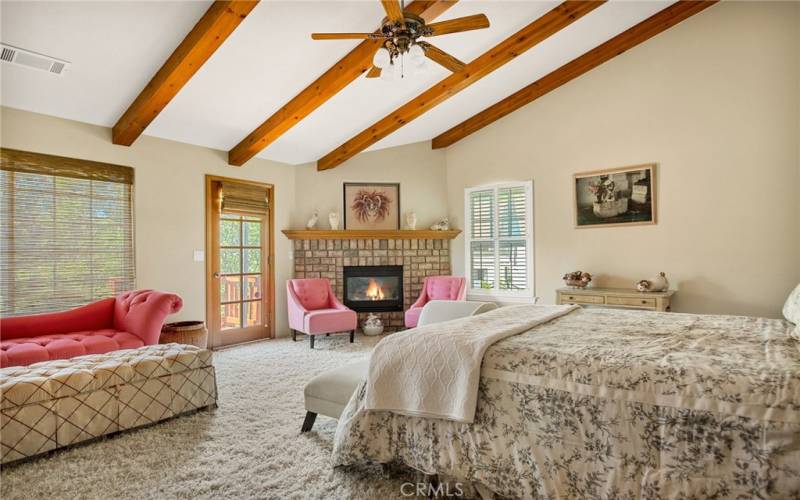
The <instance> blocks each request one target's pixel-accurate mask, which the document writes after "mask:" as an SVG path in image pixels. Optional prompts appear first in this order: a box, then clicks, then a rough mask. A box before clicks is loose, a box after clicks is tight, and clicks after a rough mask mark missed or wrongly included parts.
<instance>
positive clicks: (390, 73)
mask: <svg viewBox="0 0 800 500" xmlns="http://www.w3.org/2000/svg"><path fill="white" fill-rule="evenodd" d="M381 80H383V81H384V82H393V81H394V80H395V65H394V64H389V65H387V66H386V67H385V68H382V69H381Z"/></svg>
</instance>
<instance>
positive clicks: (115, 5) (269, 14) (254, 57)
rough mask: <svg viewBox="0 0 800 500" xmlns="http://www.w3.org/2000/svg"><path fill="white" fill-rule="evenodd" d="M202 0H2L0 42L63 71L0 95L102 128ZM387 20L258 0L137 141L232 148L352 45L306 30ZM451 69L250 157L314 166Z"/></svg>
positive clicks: (601, 36) (449, 106)
mask: <svg viewBox="0 0 800 500" xmlns="http://www.w3.org/2000/svg"><path fill="white" fill-rule="evenodd" d="M557 3H558V2H540V1H535V2H534V1H486V0H461V1H460V2H458V4H456V5H455V6H454V7H452V8H451V9H450V10H448V11H447V12H446V13H445V14H443V15H442V16H441V17H440V18H439V20H444V19H450V18H454V17H460V16H465V15H470V14H476V13H480V12H483V13H485V14H486V15H487V16H488V18H489V20H490V22H491V27H490V28H489V29H486V30H481V31H473V32H468V33H460V34H453V35H446V36H441V37H437V38H436V39H435V40H432V41H433V42H434V43H435V44H436V45H438V46H439V47H440V48H442V49H444V50H446V51H448V52H450V53H451V54H453V55H454V56H456V57H458V58H459V59H461V60H462V61H464V62H469V61H471V60H472V59H474V58H475V57H477V56H479V55H480V54H482V53H483V52H484V51H486V50H487V49H489V48H491V47H492V46H493V45H495V44H497V43H498V42H500V41H502V40H503V39H505V38H506V37H508V36H509V35H511V34H513V33H514V32H516V31H517V30H519V29H520V28H522V27H523V26H525V25H526V24H528V23H530V22H531V21H533V20H534V19H536V18H537V17H539V16H541V15H542V14H544V13H545V12H547V11H548V10H549V9H551V8H553V7H554V6H555V5H557ZM670 3H672V2H669V1H666V2H664V1H662V2H655V1H644V2H632V1H624V2H623V1H619V2H609V3H608V4H606V5H604V6H602V7H600V8H598V9H595V10H594V11H593V12H591V13H589V14H588V15H586V16H584V17H583V18H581V19H579V20H578V21H576V22H575V23H573V24H572V25H570V26H569V27H567V28H566V29H564V30H562V31H561V32H559V33H557V34H556V35H554V36H553V37H551V38H549V39H547V40H546V41H545V42H543V43H541V44H540V45H538V46H536V47H534V48H533V49H531V50H529V51H528V52H526V53H524V54H523V55H521V56H520V57H518V58H516V59H515V60H513V61H511V62H510V63H508V64H507V65H505V66H503V67H502V68H500V69H499V70H497V71H495V72H494V73H492V74H490V75H489V76H487V77H486V78H484V79H483V80H481V81H480V82H478V83H476V84H475V85H472V86H471V87H468V88H467V89H466V90H464V91H462V92H461V93H459V94H457V95H456V96H455V97H453V98H451V99H449V100H448V101H446V102H444V103H443V104H440V105H439V106H438V107H436V108H434V109H433V110H432V111H430V112H428V113H426V114H424V115H423V116H421V117H420V118H418V119H416V120H415V121H413V122H411V123H410V124H408V125H406V126H405V127H403V128H401V129H400V130H398V131H397V132H395V133H394V134H392V135H390V136H389V137H387V138H385V139H383V140H382V141H380V142H379V143H377V144H375V145H374V146H373V147H372V148H371V149H381V148H386V147H391V146H397V145H402V144H409V143H412V142H418V141H423V140H428V139H431V138H433V137H434V136H436V135H438V134H439V133H441V132H444V131H445V130H447V129H449V128H450V127H452V126H453V125H456V124H457V123H459V122H461V121H463V120H464V119H466V118H468V117H470V116H472V115H473V114H475V113H477V112H478V111H481V110H482V109H484V108H486V107H487V106H489V105H491V104H493V103H495V102H497V101H499V100H501V99H502V98H504V97H506V96H507V95H509V94H511V93H512V92H514V91H516V90H518V89H520V88H521V87H523V86H525V85H527V84H529V83H531V82H533V81H534V80H536V79H538V78H540V77H541V76H544V75H545V74H547V73H549V72H550V71H552V70H554V69H556V68H557V67H559V66H561V65H562V64H564V63H566V62H568V61H570V60H571V59H573V58H575V57H577V56H579V55H581V54H582V53H584V52H586V51H587V50H589V49H591V48H593V47H595V46H597V45H599V44H600V43H602V42H604V41H606V40H608V39H609V38H611V37H613V36H615V35H616V34H618V33H620V32H622V31H624V30H626V29H627V28H629V27H631V26H633V25H634V24H636V23H638V22H639V21H642V20H643V19H645V18H647V17H649V16H651V15H652V14H654V13H656V12H658V11H659V10H661V9H663V8H664V7H666V6H667V5H669V4H670ZM209 4H210V2H207V1H198V2H160V1H140V2H61V1H53V2H46V1H45V2H27V1H26V2H14V1H3V2H2V3H0V18H2V19H1V20H0V36H1V37H2V41H3V42H4V43H7V44H10V45H14V46H17V47H21V48H24V49H28V50H32V51H35V52H39V53H43V54H47V55H50V56H53V57H57V58H60V59H65V60H67V61H70V62H71V63H72V67H71V69H70V71H69V72H68V73H66V74H65V75H63V76H61V77H58V76H54V75H51V74H48V73H45V72H40V71H35V70H31V69H28V68H24V67H18V66H13V65H9V64H5V63H3V64H2V65H0V72H2V80H1V82H2V87H0V103H2V105H4V106H9V107H13V108H20V109H25V110H30V111H35V112H38V113H44V114H48V115H53V116H59V117H63V118H68V119H72V120H78V121H83V122H88V123H93V124H97V125H103V126H108V127H110V126H112V125H113V124H114V123H115V122H116V121H117V119H118V118H119V117H120V116H121V114H122V113H123V112H124V111H125V109H126V108H127V107H128V106H129V105H130V104H131V102H132V101H133V99H134V98H135V97H136V95H137V94H138V93H139V92H140V91H141V89H142V88H143V87H144V85H145V84H146V83H147V82H148V81H149V80H150V78H151V77H152V75H153V74H154V73H155V72H156V70H158V68H159V67H160V66H161V64H162V63H163V62H164V61H165V60H166V58H167V57H168V56H169V54H170V53H171V52H172V51H173V50H174V48H175V47H176V46H177V45H178V44H179V43H180V41H181V40H182V39H183V38H184V36H185V35H186V33H188V31H189V30H190V29H191V28H192V26H194V24H195V23H196V22H197V20H198V19H199V18H200V17H201V16H202V15H203V13H204V12H205V11H206V10H207V9H208V6H209ZM383 16H384V13H383V10H382V8H381V6H380V4H379V2H378V1H377V0H363V1H317V2H312V1H285V0H284V1H277V0H262V2H261V3H260V4H259V5H258V6H257V7H256V8H255V9H254V10H253V12H252V13H251V14H250V15H249V16H248V17H247V18H246V19H245V20H244V21H243V22H242V23H241V25H240V26H239V27H238V29H237V30H236V31H234V33H233V34H232V35H231V36H230V37H229V38H228V40H227V41H226V42H225V43H224V44H223V45H222V47H220V49H219V50H217V52H216V53H215V54H214V55H213V56H212V57H211V59H210V60H209V61H208V62H207V63H206V64H205V65H204V66H203V67H202V68H201V69H200V71H198V72H197V74H196V75H195V76H194V77H193V78H192V80H191V81H190V82H189V83H188V84H187V85H186V86H185V87H184V88H183V89H182V90H181V91H180V93H179V94H178V95H177V96H176V97H175V98H174V99H173V100H172V102H171V103H170V104H169V105H168V106H167V107H166V108H165V109H164V111H163V112H162V113H161V114H160V115H159V116H158V118H156V120H155V121H154V122H153V123H152V124H151V125H150V126H149V127H148V128H147V130H146V131H145V135H151V136H156V137H161V138H165V139H172V140H176V141H181V142H186V143H191V144H197V145H201V146H207V147H211V148H216V149H221V150H229V149H231V148H232V147H233V146H235V145H236V144H237V143H238V142H239V141H240V140H241V139H242V138H244V137H245V136H246V135H247V134H248V133H250V132H251V131H252V130H253V129H254V128H255V127H256V126H258V125H259V124H261V122H263V121H264V120H265V119H266V118H267V117H269V116H270V115H271V114H272V113H274V112H275V111H276V110H277V109H278V108H280V107H281V106H282V105H283V104H285V103H286V101H288V100H289V99H291V98H292V97H294V96H295V95H296V94H297V93H298V92H300V91H301V90H302V89H303V88H305V87H306V86H307V85H308V84H309V83H311V82H312V81H313V80H314V79H315V78H317V77H318V76H319V75H320V74H322V73H323V72H324V71H326V70H327V69H328V68H330V67H331V66H332V65H333V64H334V63H335V62H336V61H338V60H339V59H340V58H341V57H343V56H344V55H345V54H347V52H349V51H350V50H351V49H353V47H355V46H356V45H357V43H358V41H313V40H311V38H310V33H311V32H316V31H372V30H374V29H375V28H377V26H378V24H379V23H380V20H381V18H382V17H383ZM447 75H448V72H447V71H446V70H444V69H443V68H441V67H439V66H437V65H435V64H433V63H429V64H428V65H427V67H426V69H425V70H424V71H423V72H421V73H420V74H416V75H410V76H407V77H406V78H404V79H402V80H400V81H396V82H385V81H383V80H380V79H366V78H364V77H363V76H362V77H360V78H359V79H357V80H356V81H355V82H353V83H352V84H351V85H350V86H348V87H347V88H346V89H345V90H343V91H342V92H340V93H339V94H338V95H336V96H334V97H333V98H332V99H331V100H329V101H328V102H327V103H325V104H324V105H322V106H321V107H320V108H319V109H317V110H316V111H315V112H314V113H312V114H311V115H310V116H309V117H308V118H306V119H305V120H303V121H301V122H300V123H299V124H298V125H296V126H295V127H294V128H292V129H291V130H290V131H288V132H287V133H286V134H284V135H283V136H282V137H280V138H279V139H278V140H277V141H275V142H274V143H273V144H271V145H270V146H269V147H268V148H267V149H265V150H264V151H262V152H261V153H260V154H259V155H258V156H259V157H262V158H268V159H271V160H276V161H281V162H285V163H290V164H299V163H306V162H310V161H315V160H317V159H318V158H320V157H321V156H323V155H325V154H326V153H328V152H330V151H331V150H333V149H334V148H336V147H338V146H339V145H340V144H341V143H342V142H344V141H346V140H347V139H349V138H350V137H352V136H353V135H355V134H357V133H358V132H361V131H362V130H363V129H364V128H366V127H368V126H369V125H371V124H372V123H374V122H375V121H377V120H379V119H380V118H383V117H384V116H385V115H386V114H388V113H389V112H391V111H392V110H394V109H395V108H397V107H398V106H400V105H402V104H403V103H405V102H406V101H408V100H410V99H411V98H413V97H414V96H416V95H417V94H419V93H420V92H422V91H423V90H425V89H427V88H428V87H430V86H431V85H433V84H435V83H436V82H438V81H439V80H441V79H442V78H444V77H445V76H447ZM121 147H122V146H121ZM132 147H136V144H135V143H134V145H133V146H132Z"/></svg>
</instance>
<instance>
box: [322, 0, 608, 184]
mask: <svg viewBox="0 0 800 500" xmlns="http://www.w3.org/2000/svg"><path fill="white" fill-rule="evenodd" d="M603 3H605V2H604V1H566V2H564V3H562V4H560V5H558V6H557V7H555V8H554V9H552V10H551V11H549V12H548V13H547V14H545V15H543V16H542V17H540V18H539V19H537V20H535V21H533V22H532V23H530V24H529V25H527V26H526V27H524V28H523V29H521V30H520V31H518V32H517V33H515V34H513V35H511V36H510V37H508V38H506V39H505V40H504V41H502V42H500V43H499V44H498V45H495V46H494V47H493V48H491V49H490V50H488V51H487V52H485V53H483V54H482V55H481V56H479V57H478V58H477V59H475V60H473V61H472V62H470V63H469V64H467V65H466V66H464V68H463V69H462V70H460V71H458V72H455V73H453V74H451V75H450V76H448V77H447V78H445V79H443V80H441V81H440V82H439V83H437V84H435V85H434V86H433V87H431V88H429V89H428V90H426V91H424V92H423V93H422V94H420V95H418V96H417V97H415V98H414V99H412V100H411V101H409V102H407V103H406V104H404V105H402V106H400V107H399V108H397V109H396V110H395V111H394V112H392V113H391V114H389V115H387V116H386V117H384V118H383V119H381V120H379V121H378V122H376V123H375V124H373V125H372V126H370V127H369V128H367V129H365V130H364V131H362V132H361V133H359V134H358V135H356V136H355V137H353V138H352V139H350V140H349V141H347V142H345V143H344V144H342V145H341V146H339V147H338V148H336V149H334V150H333V151H331V152H330V153H328V154H327V155H325V156H324V157H322V158H320V159H319V161H317V170H328V169H331V168H335V167H337V166H339V165H341V164H342V163H343V162H345V161H347V160H348V159H350V158H352V157H353V156H355V155H357V154H358V153H360V152H361V151H363V150H365V149H366V148H368V147H369V146H371V145H372V144H375V143H376V142H378V141H379V140H381V139H383V138H384V137H386V136H388V135H389V134H391V133H392V132H394V131H395V130H397V129H399V128H401V127H402V126H403V125H405V124H406V123H408V122H410V121H411V120H413V119H415V118H417V117H419V116H420V115H422V114H424V113H425V112H427V111H428V110H430V109H432V108H434V107H435V106H436V105H438V104H439V103H441V102H443V101H445V100H447V99H448V98H450V97H452V96H454V95H455V94H457V93H458V92H460V91H461V90H463V89H465V88H467V87H469V86H470V85H472V84H473V83H475V82H477V81H478V80H480V79H481V78H483V77H484V76H486V75H488V74H489V73H491V72H492V71H494V70H496V69H497V68H499V67H501V66H503V65H504V64H506V63H507V62H509V61H511V60H512V59H514V58H515V57H517V56H518V55H520V54H522V53H523V52H525V51H526V50H528V49H530V48H531V47H533V46H534V45H536V44H538V43H540V42H541V41H543V40H545V39H547V38H548V37H550V36H551V35H553V34H554V33H557V32H558V31H560V30H561V29H563V28H565V27H567V26H569V25H570V24H572V23H573V22H575V21H576V20H578V19H580V18H581V17H583V16H584V15H586V14H588V13H589V12H591V11H592V10H594V9H596V8H597V7H599V6H601V5H602V4H603Z"/></svg>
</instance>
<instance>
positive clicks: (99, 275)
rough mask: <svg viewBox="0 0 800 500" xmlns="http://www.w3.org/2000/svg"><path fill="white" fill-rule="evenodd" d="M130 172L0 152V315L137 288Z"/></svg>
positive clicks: (44, 309) (43, 309)
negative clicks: (135, 286)
mask: <svg viewBox="0 0 800 500" xmlns="http://www.w3.org/2000/svg"><path fill="white" fill-rule="evenodd" d="M133 178H134V172H133V169H132V168H130V167H123V166H119V165H111V164H106V163H98V162H92V161H86V160H78V159H73V158H64V157H60V156H52V155H45V154H39V153H29V152H24V151H17V150H13V149H6V148H3V149H0V240H2V243H0V316H4V317H8V316H17V315H25V314H35V313H42V312H49V311H60V310H64V309H70V308H73V307H77V306H81V305H84V304H87V303H89V302H92V301H95V300H98V299H100V298H105V297H110V296H112V295H115V294H118V293H120V292H123V291H126V290H131V289H133V288H134V285H135V270H134V248H133V210H132V208H133V207H132V205H133Z"/></svg>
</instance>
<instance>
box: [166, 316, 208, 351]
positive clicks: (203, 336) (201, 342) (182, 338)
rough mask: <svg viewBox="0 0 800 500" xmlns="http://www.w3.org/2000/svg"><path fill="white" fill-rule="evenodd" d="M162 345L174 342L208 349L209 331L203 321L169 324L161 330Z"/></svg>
mask: <svg viewBox="0 0 800 500" xmlns="http://www.w3.org/2000/svg"><path fill="white" fill-rule="evenodd" d="M159 342H160V343H162V344H169V343H171V342H174V343H176V344H188V345H193V346H196V347H199V348H200V349H206V348H207V347H208V330H207V329H206V324H205V323H204V322H202V321H178V322H177V323H167V324H166V325H164V326H163V327H162V328H161V339H160V340H159Z"/></svg>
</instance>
